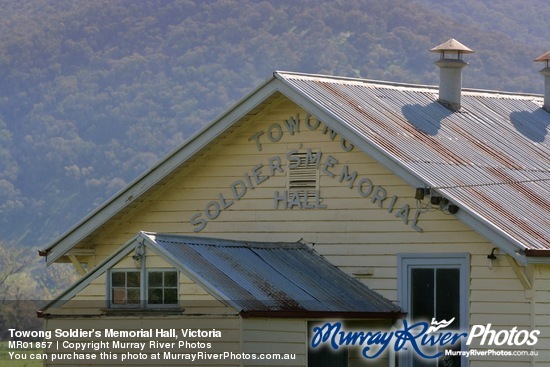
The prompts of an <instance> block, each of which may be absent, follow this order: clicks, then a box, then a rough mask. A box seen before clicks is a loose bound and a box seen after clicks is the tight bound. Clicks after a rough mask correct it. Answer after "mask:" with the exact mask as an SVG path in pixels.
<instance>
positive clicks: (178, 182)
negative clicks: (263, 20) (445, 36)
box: [39, 40, 550, 367]
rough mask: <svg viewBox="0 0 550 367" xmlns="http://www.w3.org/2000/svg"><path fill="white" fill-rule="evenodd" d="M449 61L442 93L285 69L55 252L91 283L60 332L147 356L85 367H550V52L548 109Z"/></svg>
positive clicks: (50, 257)
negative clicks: (465, 73)
mask: <svg viewBox="0 0 550 367" xmlns="http://www.w3.org/2000/svg"><path fill="white" fill-rule="evenodd" d="M432 51H433V52H436V53H439V54H440V59H439V60H438V61H437V62H436V65H437V66H438V67H439V68H440V72H441V81H440V85H439V86H436V87H433V86H420V85H405V84H397V83H389V82H379V81H371V80H362V79H351V78H341V77H333V76H322V75H309V74H300V73H291V72H275V73H274V74H273V76H272V77H271V78H270V79H269V80H267V81H266V82H265V83H263V84H262V85H260V86H259V87H258V88H256V89H255V90H254V91H253V92H252V93H250V94H249V95H247V96H245V97H244V98H243V99H242V100H241V101H239V102H238V103H237V104H236V105H235V106H233V107H232V108H231V109H229V110H228V111H227V112H226V113H224V114H223V115H222V116H220V117H219V118H218V119H217V120H215V121H214V122H212V123H211V124H210V125H208V126H206V127H205V128H204V129H202V130H201V131H200V132H198V133H197V134H196V135H194V136H193V137H192V138H191V139H189V140H188V141H187V142H186V143H185V144H184V145H183V146H181V147H180V148H178V149H176V150H174V151H173V152H172V153H171V154H169V155H168V156H166V157H165V158H164V159H163V160H162V161H161V162H159V163H158V164H157V165H156V166H154V167H153V168H152V169H151V170H149V171H148V172H146V173H145V174H143V175H142V176H141V177H139V178H138V179H136V180H135V181H134V182H132V183H131V184H130V185H129V186H128V187H126V188H125V189H123V190H122V191H120V192H119V193H118V194H117V195H115V196H114V197H113V198H111V199H110V200H109V201H107V202H106V203H105V204H103V205H102V206H101V207H99V208H98V209H96V210H95V211H94V212H92V213H90V214H89V215H88V216H87V217H86V218H84V219H83V220H82V221H81V222H79V223H78V224H77V225H75V226H74V227H72V228H71V229H70V230H69V231H67V232H66V233H65V234H63V235H62V236H61V237H59V238H58V239H57V240H56V241H54V242H53V243H52V244H50V245H49V246H48V247H47V248H45V249H44V250H43V251H42V252H41V254H42V255H43V256H46V260H47V263H48V264H52V263H54V262H71V263H73V264H74V266H75V267H76V269H77V270H78V271H80V272H81V274H82V277H81V279H80V280H79V281H78V282H77V283H75V284H74V285H73V286H72V287H70V288H69V289H67V290H66V291H64V292H63V293H62V294H61V295H60V296H59V298H58V299H56V300H54V301H52V302H51V303H49V304H47V305H46V306H45V307H44V308H43V309H42V310H41V311H40V312H39V315H40V316H41V317H43V318H44V319H45V325H46V330H65V329H67V330H80V331H89V330H94V333H96V334H94V333H88V334H86V335H87V337H83V338H79V340H80V342H86V341H89V342H90V344H89V345H88V349H89V350H90V351H91V352H94V349H93V346H94V345H96V344H93V343H97V342H99V341H100V340H105V339H106V337H107V336H109V337H111V338H114V337H113V335H114V334H112V333H118V334H116V335H117V338H115V339H116V340H117V341H118V343H121V342H122V341H124V342H128V343H135V348H134V344H128V345H127V346H128V349H121V348H119V349H116V348H111V349H109V348H105V352H107V351H108V352H109V353H110V354H109V355H108V356H107V355H106V357H109V358H111V359H110V360H109V359H102V360H97V359H96V360H80V361H79V362H78V363H79V364H82V365H85V364H113V363H115V360H113V358H115V357H113V354H118V355H119V356H120V355H122V354H124V353H127V352H128V351H130V352H132V353H135V354H136V355H137V354H139V353H143V355H146V357H145V358H141V359H136V360H131V361H130V360H127V361H126V363H130V362H131V363H132V364H140V363H141V364H143V365H150V364H152V358H153V355H155V354H156V353H157V352H158V351H159V350H160V351H161V352H162V353H161V354H160V359H159V360H157V361H154V364H155V365H159V366H161V365H164V364H166V365H170V364H182V363H183V362H182V359H184V358H185V357H184V355H185V354H189V355H191V354H192V353H195V352H197V353H203V354H201V355H202V356H203V359H200V358H199V357H198V356H199V354H195V358H198V359H197V360H194V361H189V360H187V361H186V362H185V363H187V364H188V365H193V363H196V364H197V365H223V366H230V365H231V366H233V365H234V366H241V365H246V366H253V365H269V366H274V365H284V366H363V365H369V366H396V365H399V366H416V365H422V366H437V365H445V366H450V365H452V366H468V365H469V366H480V367H481V366H496V365H499V366H503V365H510V366H515V367H521V366H544V365H548V364H549V363H550V219H549V218H550V216H549V214H550V201H549V198H550V188H549V182H550V159H549V157H550V149H549V146H550V144H549V141H550V138H549V132H548V126H549V125H550V68H549V66H548V62H549V60H550V53H547V54H545V55H542V56H541V57H539V58H537V59H536V60H535V61H542V62H544V63H545V67H544V68H543V70H541V73H542V74H544V75H545V80H546V82H545V94H544V95H542V96H541V95H528V94H517V93H505V92H492V91H479V90H469V89H463V88H462V86H461V72H462V69H463V67H464V66H466V65H467V64H466V62H465V61H464V60H463V59H462V57H463V55H465V54H468V53H470V52H472V50H470V49H469V48H467V47H465V46H464V45H462V44H460V43H458V42H457V41H455V40H449V41H448V42H446V43H444V44H442V45H440V46H438V47H436V48H434V49H432ZM416 322H420V324H419V328H422V326H426V325H429V326H430V328H431V330H430V331H434V333H433V335H432V334H430V335H432V339H431V340H432V342H433V343H432V344H435V346H433V347H430V346H429V345H428V344H429V343H428V341H429V340H430V339H429V335H426V338H425V339H420V338H419V339H417V340H415V342H416V341H417V343H413V342H412V341H409V342H406V341H405V340H404V339H403V338H404V336H403V335H406V334H403V331H404V330H405V331H407V329H406V327H407V326H406V325H409V326H410V325H412V324H414V323H416ZM422 322H423V323H422ZM438 329H439V333H440V334H437V330H438ZM185 330H187V332H188V333H195V334H194V335H195V337H192V338H189V337H188V338H185V336H184V335H182V333H183V332H185ZM336 330H339V331H343V332H344V333H347V332H350V333H352V332H353V331H363V332H364V333H365V334H362V335H363V337H364V338H363V339H360V338H359V336H360V334H358V333H356V334H347V335H350V337H351V335H354V336H355V337H357V338H356V340H355V342H351V341H350V343H349V344H350V345H349V346H346V345H345V343H344V342H343V340H342V339H338V337H337V335H336V334H335V333H334V331H336ZM369 331H370V332H371V334H367V332H369ZM408 331H409V332H410V335H413V334H414V333H417V334H418V333H420V331H418V330H417V331H414V332H413V330H412V329H411V330H408ZM424 331H426V330H424ZM172 332H177V335H178V336H179V337H178V336H176V337H178V339H176V337H174V336H173V335H171V334H170V333H172ZM331 332H332V335H330V333H331ZM400 332H401V334H400ZM442 332H443V334H442ZM105 333H111V334H109V335H105ZM144 333H145V334H147V335H149V337H148V339H147V335H145V336H144ZM149 333H150V334H149ZM163 333H166V334H163ZM204 333H206V334H204ZM203 334H204V335H203ZM417 334H414V335H417ZM461 334H463V335H461ZM367 335H369V336H368V337H367ZM399 335H401V339H399ZM435 335H439V337H440V339H434V338H436V336H435ZM441 335H447V336H445V337H443V340H442V339H441ZM376 336H377V337H376ZM451 339H454V340H452V341H453V343H451V342H450V340H451ZM52 340H55V337H53V338H52ZM57 340H61V339H59V338H58V339H57ZM361 340H362V341H363V342H364V343H363V344H362V345H359V344H361V343H360V341H361ZM384 340H386V341H387V342H386V343H385V342H384ZM388 340H389V341H388ZM422 340H423V341H425V342H426V343H423V342H422ZM180 341H181V342H184V343H188V344H183V345H179V344H178V343H179V342H180ZM142 342H144V345H143V348H141V345H139V343H142ZM331 342H333V344H331ZM171 343H174V344H171ZM193 343H194V344H193ZM406 343H408V344H406ZM353 344H356V345H353ZM413 344H415V345H417V346H418V350H417V348H416V347H414V346H413ZM118 345H120V344H118ZM312 345H314V346H316V348H313V347H312ZM367 345H368V347H367ZM69 347H70V346H69ZM335 349H337V351H335ZM405 349H407V350H405ZM445 350H450V351H451V352H445ZM491 351H493V352H491ZM95 352H96V353H97V351H95ZM466 352H470V353H469V354H468V353H466ZM48 353H52V354H55V353H56V350H54V349H51V350H49V351H48ZM164 353H168V354H166V355H165V354H164ZM207 353H210V354H211V356H212V355H214V354H216V353H220V355H219V356H223V353H231V356H232V357H235V358H233V359H227V358H226V359H216V358H207V357H205V355H206V354H207ZM422 353H423V354H424V357H423V356H422ZM269 354H272V355H270V358H274V357H273V355H274V354H277V355H279V356H280V357H281V358H280V359H269V360H266V359H259V358H260V357H259V356H260V355H261V356H264V357H265V355H269ZM171 355H173V356H174V357H173V358H169V356H171ZM252 355H254V356H256V357H257V358H256V359H252V358H251V357H250V356H252ZM436 355H437V356H439V355H441V356H440V357H438V358H429V357H432V356H436ZM425 356H427V357H426V358H425ZM248 357H250V358H248ZM155 358H156V357H155ZM189 358H190V357H189ZM117 361H118V362H120V358H118V359H117ZM74 363H75V361H74V360H59V361H55V362H54V361H51V360H48V361H47V364H50V365H63V364H66V365H74ZM185 363H184V364H185Z"/></svg>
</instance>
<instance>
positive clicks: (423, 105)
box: [275, 72, 550, 250]
mask: <svg viewBox="0 0 550 367" xmlns="http://www.w3.org/2000/svg"><path fill="white" fill-rule="evenodd" d="M275 76H276V77H277V78H279V79H281V80H283V81H284V82H285V83H287V84H288V85H290V86H291V87H292V88H293V89H294V90H295V91H297V92H299V93H300V94H302V95H303V96H305V97H307V98H308V99H309V100H312V101H314V102H315V103H316V104H317V105H319V106H320V107H321V108H322V109H323V110H324V111H326V112H327V113H328V114H330V115H331V116H333V117H334V118H335V119H336V120H338V121H339V122H340V123H342V124H345V125H346V126H348V127H349V128H351V130H353V131H354V132H355V134H357V135H358V136H360V137H361V139H363V140H364V141H367V142H368V143H369V144H371V145H372V146H375V147H377V149H378V150H379V151H381V152H383V154H385V155H386V156H388V157H391V159H392V160H394V161H396V162H398V163H399V165H400V166H403V167H405V168H406V170H407V171H408V172H409V173H410V174H411V175H413V176H414V177H416V178H418V179H420V180H421V181H422V182H424V183H425V184H426V186H427V187H432V188H434V189H435V190H437V191H438V192H439V193H441V194H442V195H443V196H445V197H447V198H448V199H450V200H451V201H453V202H454V203H455V204H457V205H459V206H460V208H461V209H462V210H467V211H469V212H470V213H472V214H473V215H475V216H476V217H477V218H479V219H480V220H482V221H483V222H484V223H486V224H487V225H488V226H491V227H493V228H495V229H496V230H497V231H500V233H502V235H504V236H506V237H507V238H511V239H513V241H514V242H515V243H517V244H520V249H521V250H549V249H550V137H549V125H550V114H549V113H548V112H546V111H545V110H543V109H542V108H541V107H542V104H543V99H542V97H541V96H534V95H518V94H509V93H502V92H501V93H499V92H489V91H473V90H465V91H463V96H462V108H461V110H460V111H458V112H452V111H450V110H448V109H447V108H445V107H444V106H443V105H441V104H440V103H438V102H437V98H438V90H437V88H433V87H426V86H411V85H398V84H390V83H384V82H373V81H367V80H360V79H349V78H335V77H325V76H318V75H306V74H297V73H286V72H277V73H276V74H275Z"/></svg>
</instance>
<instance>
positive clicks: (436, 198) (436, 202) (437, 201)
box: [430, 195, 441, 205]
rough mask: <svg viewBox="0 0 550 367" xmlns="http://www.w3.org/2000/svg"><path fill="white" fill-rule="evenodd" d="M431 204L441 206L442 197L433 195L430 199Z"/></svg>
mask: <svg viewBox="0 0 550 367" xmlns="http://www.w3.org/2000/svg"><path fill="white" fill-rule="evenodd" d="M430 203H432V205H439V204H440V203H441V196H436V195H432V196H431V197H430Z"/></svg>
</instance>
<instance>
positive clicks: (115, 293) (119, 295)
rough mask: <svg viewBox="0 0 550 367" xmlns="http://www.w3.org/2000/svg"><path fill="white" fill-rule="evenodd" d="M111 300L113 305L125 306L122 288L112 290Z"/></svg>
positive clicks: (124, 294)
mask: <svg viewBox="0 0 550 367" xmlns="http://www.w3.org/2000/svg"><path fill="white" fill-rule="evenodd" d="M111 299H112V302H113V304H115V305H125V304H126V289H124V288H113V289H112V295H111Z"/></svg>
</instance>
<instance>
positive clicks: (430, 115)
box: [401, 101, 453, 135]
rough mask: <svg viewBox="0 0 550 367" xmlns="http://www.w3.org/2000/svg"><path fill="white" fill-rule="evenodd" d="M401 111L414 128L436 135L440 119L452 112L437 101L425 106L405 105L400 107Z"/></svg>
mask: <svg viewBox="0 0 550 367" xmlns="http://www.w3.org/2000/svg"><path fill="white" fill-rule="evenodd" d="M401 112H402V113H403V116H404V117H405V118H406V119H407V121H408V122H409V123H410V124H411V125H412V126H414V128H416V129H417V130H420V131H422V132H424V133H426V134H428V135H437V132H438V131H439V129H440V127H441V120H443V119H444V118H446V117H448V116H450V115H451V114H452V113H453V112H452V111H451V110H449V109H448V108H446V107H444V106H443V105H441V104H440V103H439V102H437V101H435V102H432V103H430V104H428V105H426V106H423V105H420V104H413V105H410V104H409V105H405V106H403V107H402V108H401Z"/></svg>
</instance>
